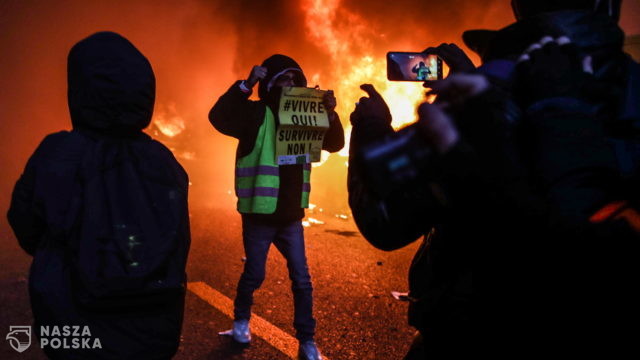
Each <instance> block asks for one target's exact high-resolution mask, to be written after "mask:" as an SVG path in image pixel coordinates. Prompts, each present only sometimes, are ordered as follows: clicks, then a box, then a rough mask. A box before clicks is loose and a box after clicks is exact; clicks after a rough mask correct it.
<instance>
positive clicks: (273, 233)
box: [234, 217, 316, 341]
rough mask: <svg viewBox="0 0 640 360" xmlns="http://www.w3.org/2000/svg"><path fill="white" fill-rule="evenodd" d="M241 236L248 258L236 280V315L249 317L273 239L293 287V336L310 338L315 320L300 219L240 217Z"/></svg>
mask: <svg viewBox="0 0 640 360" xmlns="http://www.w3.org/2000/svg"><path fill="white" fill-rule="evenodd" d="M242 238H243V243H244V252H245V256H246V258H247V261H246V262H245V264H244V271H243V272H242V276H240V281H239V282H238V289H237V293H236V299H235V301H234V316H235V319H236V320H241V319H245V320H248V319H249V318H250V317H251V305H252V304H253V292H254V291H255V290H257V289H258V288H259V287H260V285H261V284H262V281H263V280H264V277H265V266H266V262H267V254H268V252H269V247H270V246H271V243H273V244H274V245H275V246H276V249H278V251H280V253H281V254H282V256H284V258H285V259H286V260H287V268H288V269H289V278H290V279H291V290H292V291H293V302H294V320H293V326H294V328H295V329H296V338H297V339H298V340H300V341H306V340H312V339H313V335H314V333H315V327H316V321H315V319H314V318H313V296H312V291H313V288H312V286H311V276H310V275H309V268H308V267H307V257H306V255H305V250H304V232H303V228H302V223H301V222H300V221H294V222H291V223H286V224H283V225H270V224H264V223H260V222H256V221H255V220H252V219H250V218H247V217H243V218H242Z"/></svg>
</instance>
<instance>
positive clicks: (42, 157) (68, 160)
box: [7, 131, 84, 254]
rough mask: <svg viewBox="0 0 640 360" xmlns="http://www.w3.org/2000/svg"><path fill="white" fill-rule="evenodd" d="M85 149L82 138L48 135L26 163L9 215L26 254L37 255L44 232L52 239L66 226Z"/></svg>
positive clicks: (67, 134) (69, 134)
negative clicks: (71, 196)
mask: <svg viewBox="0 0 640 360" xmlns="http://www.w3.org/2000/svg"><path fill="white" fill-rule="evenodd" d="M83 148H84V142H83V141H82V140H81V139H80V138H79V137H77V136H73V135H72V134H71V133H69V132H66V131H63V132H59V133H55V134H51V135H49V136H47V137H46V138H45V139H44V140H43V141H42V143H41V144H40V145H39V146H38V148H37V149H36V151H35V152H34V153H33V155H32V156H31V158H30V159H29V161H28V162H27V165H26V167H25V170H24V172H23V174H22V175H21V176H20V179H19V180H18V181H17V183H16V186H15V188H14V190H13V196H12V200H11V206H10V208H9V212H8V214H7V217H8V220H9V224H11V227H12V228H13V231H14V233H15V235H16V238H17V239H18V242H19V243H20V246H21V247H22V248H23V249H24V250H25V251H26V252H27V253H29V254H33V253H34V252H35V249H36V248H37V247H38V244H39V242H40V240H41V239H42V238H43V235H44V234H45V231H46V232H48V233H50V235H52V236H53V235H56V234H58V233H59V232H60V231H61V229H63V228H64V227H65V226H66V225H67V224H66V221H67V217H66V216H67V211H68V206H69V199H70V194H71V192H72V191H73V189H74V184H75V181H76V179H75V176H76V169H77V166H78V163H79V161H80V156H81V154H82V149H83Z"/></svg>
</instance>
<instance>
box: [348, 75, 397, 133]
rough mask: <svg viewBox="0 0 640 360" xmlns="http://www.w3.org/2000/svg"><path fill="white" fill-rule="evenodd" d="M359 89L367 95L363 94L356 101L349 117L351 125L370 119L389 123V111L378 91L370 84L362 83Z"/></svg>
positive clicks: (385, 123)
mask: <svg viewBox="0 0 640 360" xmlns="http://www.w3.org/2000/svg"><path fill="white" fill-rule="evenodd" d="M360 89H362V90H364V91H365V92H366V93H367V95H369V97H364V96H363V97H361V98H360V101H358V102H357V103H356V108H355V109H354V110H353V112H352V113H351V117H350V120H351V125H353V126H358V125H361V124H362V123H363V122H370V121H374V122H377V123H382V124H384V125H390V124H391V111H389V106H387V103H386V102H385V101H384V99H383V98H382V96H381V95H380V94H379V93H378V91H377V90H376V89H375V88H374V87H373V85H371V84H362V85H360Z"/></svg>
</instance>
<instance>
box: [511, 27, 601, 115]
mask: <svg viewBox="0 0 640 360" xmlns="http://www.w3.org/2000/svg"><path fill="white" fill-rule="evenodd" d="M592 73H593V69H592V67H591V57H589V56H587V57H583V58H582V57H580V55H579V54H578V48H577V47H576V46H575V45H574V44H573V43H571V41H570V40H569V38H567V37H565V36H563V37H560V38H558V39H555V40H554V39H553V38H551V37H549V36H546V37H544V38H542V39H541V40H540V41H539V42H537V43H534V44H532V45H531V46H530V47H529V48H528V49H527V50H526V51H525V52H524V53H523V54H522V55H521V56H520V59H519V60H518V65H517V66H516V82H515V88H514V90H515V93H516V97H517V98H518V100H519V101H520V102H521V104H522V105H523V106H525V107H527V106H529V105H531V104H532V103H535V102H537V101H540V100H542V99H545V98H554V97H573V98H582V97H585V96H587V93H588V90H589V87H590V86H591V84H593V82H594V77H593V75H592Z"/></svg>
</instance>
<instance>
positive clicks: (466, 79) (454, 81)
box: [425, 74, 489, 107]
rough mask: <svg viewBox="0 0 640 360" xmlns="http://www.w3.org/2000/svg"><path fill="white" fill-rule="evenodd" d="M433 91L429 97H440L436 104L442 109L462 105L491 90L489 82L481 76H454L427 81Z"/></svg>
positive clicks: (428, 93)
mask: <svg viewBox="0 0 640 360" xmlns="http://www.w3.org/2000/svg"><path fill="white" fill-rule="evenodd" d="M425 84H428V85H429V88H431V90H429V91H427V95H432V94H433V95H438V97H437V98H436V103H437V104H438V105H440V106H442V107H448V106H449V105H452V104H460V103H463V102H465V101H466V100H468V99H469V98H471V97H474V96H477V95H479V94H481V93H482V92H484V91H486V90H487V89H488V88H489V80H487V78H486V77H484V75H479V74H453V75H451V76H448V77H447V78H446V79H442V80H435V81H425Z"/></svg>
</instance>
